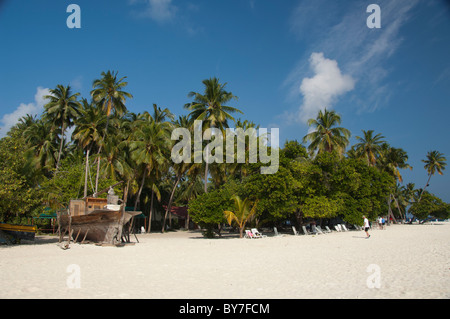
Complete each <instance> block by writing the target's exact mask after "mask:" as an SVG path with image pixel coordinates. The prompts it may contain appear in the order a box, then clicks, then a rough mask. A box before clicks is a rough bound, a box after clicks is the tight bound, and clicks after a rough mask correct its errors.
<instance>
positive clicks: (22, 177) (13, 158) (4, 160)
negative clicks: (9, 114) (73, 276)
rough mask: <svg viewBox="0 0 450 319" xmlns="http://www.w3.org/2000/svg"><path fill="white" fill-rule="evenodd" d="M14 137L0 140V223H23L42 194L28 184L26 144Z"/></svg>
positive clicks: (14, 134)
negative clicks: (25, 157)
mask: <svg viewBox="0 0 450 319" xmlns="http://www.w3.org/2000/svg"><path fill="white" fill-rule="evenodd" d="M16 133H17V132H16ZM16 133H14V132H13V134H11V136H7V137H5V138H3V139H1V140H0V185H1V187H0V221H2V222H15V223H21V222H22V221H23V222H24V223H26V217H27V213H31V212H32V211H33V210H34V209H35V208H36V207H37V206H38V204H39V202H40V195H41V191H40V190H39V189H38V188H36V187H32V186H31V185H29V183H28V181H27V176H26V172H25V171H24V166H25V160H24V156H23V154H24V153H25V149H26V148H25V146H24V145H25V143H24V141H23V139H22V138H21V137H20V135H19V134H16Z"/></svg>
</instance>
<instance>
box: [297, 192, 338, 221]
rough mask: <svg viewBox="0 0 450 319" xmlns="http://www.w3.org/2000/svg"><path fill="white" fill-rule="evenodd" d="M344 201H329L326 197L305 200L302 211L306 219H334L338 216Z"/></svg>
mask: <svg viewBox="0 0 450 319" xmlns="http://www.w3.org/2000/svg"><path fill="white" fill-rule="evenodd" d="M340 205H342V201H340V200H337V199H329V198H327V197H325V196H315V197H310V198H307V199H306V200H305V203H304V204H303V206H302V211H303V213H304V214H305V217H310V218H332V217H335V216H336V215H337V212H338V211H339V207H340Z"/></svg>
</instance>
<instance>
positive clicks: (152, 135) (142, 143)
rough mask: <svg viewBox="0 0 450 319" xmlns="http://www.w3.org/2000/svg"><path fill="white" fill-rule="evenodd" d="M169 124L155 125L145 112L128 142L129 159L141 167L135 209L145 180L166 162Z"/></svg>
mask: <svg viewBox="0 0 450 319" xmlns="http://www.w3.org/2000/svg"><path fill="white" fill-rule="evenodd" d="M168 126H169V123H168V122H162V123H157V122H155V121H154V119H153V118H152V117H151V116H150V114H148V113H147V112H145V113H144V114H143V115H141V116H140V121H139V122H138V124H137V125H136V129H135V131H134V132H133V137H132V141H130V145H129V146H130V152H131V158H132V159H133V160H134V161H135V163H136V164H137V165H142V166H143V168H144V171H143V173H142V181H141V184H140V188H139V191H138V194H137V198H136V204H135V206H136V208H137V205H138V203H139V200H140V196H141V193H142V190H143V188H144V184H145V180H146V178H147V177H148V176H149V174H151V173H152V171H153V170H154V169H155V170H157V169H159V168H160V167H161V166H162V165H164V162H166V161H167V159H168V155H167V151H168V150H169V149H170V142H171V141H170V135H169V130H168Z"/></svg>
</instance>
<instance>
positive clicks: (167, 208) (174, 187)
mask: <svg viewBox="0 0 450 319" xmlns="http://www.w3.org/2000/svg"><path fill="white" fill-rule="evenodd" d="M180 179H181V175H179V176H177V181H176V182H175V185H174V186H173V189H172V193H171V194H170V199H169V204H168V205H167V207H166V214H165V215H164V220H163V225H162V230H161V232H162V233H164V230H165V229H164V228H165V227H166V219H167V215H168V214H169V211H170V209H171V206H172V201H173V195H175V190H176V189H177V185H178V183H179V182H180Z"/></svg>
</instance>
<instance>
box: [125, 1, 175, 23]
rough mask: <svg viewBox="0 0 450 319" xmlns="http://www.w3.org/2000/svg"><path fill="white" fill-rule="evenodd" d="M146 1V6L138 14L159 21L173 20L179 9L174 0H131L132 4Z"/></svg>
mask: <svg viewBox="0 0 450 319" xmlns="http://www.w3.org/2000/svg"><path fill="white" fill-rule="evenodd" d="M142 2H145V3H146V8H145V9H144V10H143V11H141V12H140V13H139V14H138V16H140V17H148V18H151V19H152V20H154V21H156V22H158V23H165V22H169V21H172V20H173V19H174V18H175V15H176V13H177V11H178V7H177V6H175V5H173V4H172V0H145V1H139V0H130V1H129V3H130V4H131V5H134V4H137V3H142Z"/></svg>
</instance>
